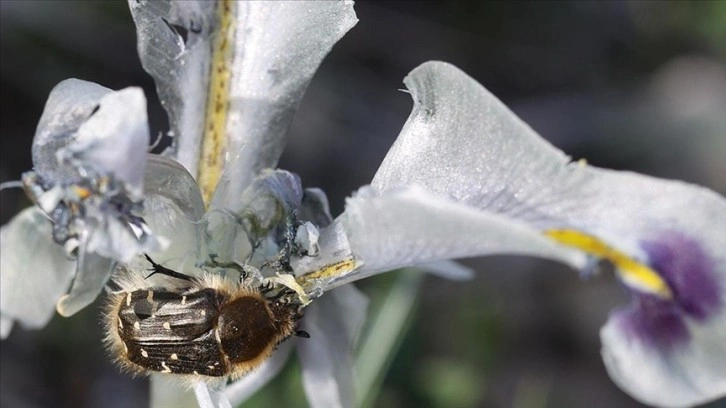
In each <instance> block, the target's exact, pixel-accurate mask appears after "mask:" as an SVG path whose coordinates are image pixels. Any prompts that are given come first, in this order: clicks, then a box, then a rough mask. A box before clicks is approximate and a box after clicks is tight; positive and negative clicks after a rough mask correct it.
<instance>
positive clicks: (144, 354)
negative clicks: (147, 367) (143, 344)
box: [141, 349, 149, 358]
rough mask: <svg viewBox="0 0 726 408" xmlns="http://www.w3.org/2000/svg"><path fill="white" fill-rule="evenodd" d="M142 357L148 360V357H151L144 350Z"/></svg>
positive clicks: (142, 350)
mask: <svg viewBox="0 0 726 408" xmlns="http://www.w3.org/2000/svg"><path fill="white" fill-rule="evenodd" d="M141 355H142V356H143V357H144V358H148V357H149V353H147V352H146V350H144V349H141Z"/></svg>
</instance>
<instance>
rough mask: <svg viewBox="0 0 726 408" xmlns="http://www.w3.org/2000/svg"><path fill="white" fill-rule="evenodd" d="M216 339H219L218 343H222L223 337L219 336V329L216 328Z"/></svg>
mask: <svg viewBox="0 0 726 408" xmlns="http://www.w3.org/2000/svg"><path fill="white" fill-rule="evenodd" d="M214 339H215V340H217V343H218V344H222V339H221V338H220V337H219V330H218V329H217V330H214Z"/></svg>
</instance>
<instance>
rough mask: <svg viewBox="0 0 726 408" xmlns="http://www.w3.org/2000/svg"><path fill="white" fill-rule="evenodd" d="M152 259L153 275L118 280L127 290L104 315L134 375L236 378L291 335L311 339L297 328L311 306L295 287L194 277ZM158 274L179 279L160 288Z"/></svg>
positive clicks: (120, 359) (114, 346)
mask: <svg viewBox="0 0 726 408" xmlns="http://www.w3.org/2000/svg"><path fill="white" fill-rule="evenodd" d="M146 259H147V260H148V261H149V262H150V263H151V265H152V269H151V271H152V273H151V274H150V275H149V276H147V277H146V278H143V277H141V276H135V275H131V276H130V277H126V278H122V279H117V280H116V282H117V284H118V285H119V286H120V290H118V291H115V292H114V293H112V294H111V296H110V299H109V302H108V303H107V306H106V310H105V313H104V324H105V327H106V333H107V335H106V340H105V342H106V344H107V347H108V349H109V351H110V352H111V354H112V355H113V356H114V359H115V361H116V362H117V363H118V364H119V365H120V366H121V367H122V368H123V369H125V370H127V371H130V372H132V373H135V374H149V373H151V372H161V373H169V374H182V375H189V376H204V377H228V378H231V379H235V378H239V377H241V376H243V375H245V374H246V373H248V372H250V371H252V370H253V369H255V368H256V367H258V366H259V365H260V364H262V363H263V362H264V361H265V360H266V359H267V358H269V356H270V355H271V354H272V352H273V351H274V350H275V348H276V347H277V345H278V344H280V343H281V342H283V341H285V340H286V339H288V338H289V337H290V336H292V335H297V336H300V337H309V335H308V334H307V333H306V332H304V331H299V330H296V329H295V326H296V324H297V321H298V320H299V319H300V318H301V317H302V310H303V308H304V305H303V304H301V303H300V302H299V301H297V300H296V299H297V298H296V296H295V292H294V291H292V290H290V289H289V288H286V287H280V286H279V285H275V284H271V283H267V284H263V285H258V286H252V285H250V284H249V283H248V282H247V280H246V279H244V278H240V280H239V282H234V281H232V280H230V279H228V278H225V277H222V276H220V275H217V274H212V273H207V272H205V273H203V274H202V275H201V276H200V277H192V276H189V275H185V274H182V273H180V272H176V271H174V270H171V269H168V268H165V267H163V266H161V265H159V264H157V263H155V262H154V261H153V260H152V259H151V258H150V257H149V256H148V255H146ZM154 274H161V275H166V276H169V277H171V278H173V279H169V280H168V281H170V282H171V283H170V284H168V285H166V284H165V285H164V286H153V285H151V284H150V283H149V281H148V278H149V277H150V276H151V275H154ZM243 276H244V274H243Z"/></svg>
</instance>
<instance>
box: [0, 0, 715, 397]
mask: <svg viewBox="0 0 726 408" xmlns="http://www.w3.org/2000/svg"><path fill="white" fill-rule="evenodd" d="M129 6H130V8H131V13H132V15H133V17H134V20H135V22H136V26H137V33H138V48H139V54H140V57H141V61H142V64H143V66H144V68H145V69H146V70H147V71H148V72H149V74H151V75H152V76H153V77H154V79H155V81H156V85H157V89H158V93H159V96H160V99H161V102H162V105H163V106H164V108H165V109H166V110H167V113H168V115H169V119H170V126H171V129H170V132H169V134H170V135H172V136H173V138H174V143H173V145H172V146H171V148H170V149H168V150H167V151H166V152H164V154H162V155H152V154H148V153H147V150H148V145H149V132H148V125H147V118H146V102H145V99H144V96H143V93H142V92H141V91H140V90H139V89H138V88H128V89H124V90H120V91H111V90H109V89H106V88H103V87H101V86H99V85H96V84H92V83H88V82H84V81H80V80H74V79H71V80H67V81H64V82H62V83H60V84H59V85H57V86H56V87H55V88H54V89H53V91H52V92H51V94H50V97H49V99H48V102H47V104H46V107H45V110H44V113H43V115H42V117H41V119H40V123H39V125H38V129H37V131H36V135H35V139H34V142H33V164H34V169H33V171H32V172H28V173H26V174H25V175H24V176H23V185H24V186H25V188H26V191H27V192H28V194H29V195H30V197H31V198H32V199H33V200H34V202H35V203H36V206H34V207H32V208H29V209H26V210H24V211H22V212H21V213H20V214H19V215H17V216H16V217H15V218H14V219H13V220H11V221H10V222H9V223H8V224H7V225H5V226H3V227H2V233H1V238H2V239H1V244H2V269H1V273H2V274H1V275H0V276H1V277H2V285H1V286H0V288H2V294H1V297H0V299H1V301H2V303H1V305H0V319H1V322H2V335H3V337H4V336H7V334H8V333H9V331H10V330H11V326H12V324H13V322H18V323H19V324H20V325H22V326H24V327H26V328H40V327H43V326H44V325H45V324H46V323H47V322H48V320H49V319H50V317H51V315H52V314H53V310H54V309H56V310H57V311H58V312H59V313H60V314H62V315H65V316H69V315H72V314H74V313H75V312H77V311H78V310H80V309H82V308H83V307H85V306H87V305H88V304H90V303H91V302H92V301H93V300H94V299H95V298H96V297H97V295H98V294H99V293H100V292H101V291H102V289H103V288H104V286H106V284H107V282H108V280H109V278H110V276H111V275H112V273H113V272H114V271H120V270H127V271H128V270H143V269H145V268H146V267H147V265H145V264H144V263H143V262H144V261H143V257H142V254H144V253H148V254H150V255H151V256H152V257H153V258H155V259H156V260H158V261H159V262H160V263H163V264H164V265H165V266H167V267H169V268H173V269H176V270H179V271H181V272H183V273H188V274H194V273H197V272H198V271H199V269H200V268H204V267H206V266H209V265H210V264H215V265H226V264H247V265H253V266H257V267H262V266H263V265H266V264H268V265H269V264H270V263H271V262H275V261H277V262H279V261H280V258H279V254H280V253H281V251H284V250H285V248H286V246H288V247H289V246H291V243H294V245H292V246H293V247H294V250H290V251H288V255H289V258H286V259H285V262H289V266H290V267H291V270H292V272H291V273H290V274H287V275H286V274H280V275H279V276H278V277H277V278H278V279H282V280H284V279H287V282H294V283H292V284H291V285H293V286H296V287H299V289H300V297H301V299H306V300H310V301H311V304H310V306H308V308H307V311H306V316H305V318H304V320H303V321H302V323H301V325H302V328H303V329H304V330H306V331H307V332H309V334H310V335H311V338H310V339H293V340H290V341H288V342H285V343H283V344H282V345H281V346H280V348H279V349H278V350H277V351H276V352H275V353H274V354H273V356H272V357H271V358H270V359H269V360H268V361H267V362H266V363H264V364H263V365H262V366H261V367H260V368H259V369H257V370H256V371H254V372H252V373H250V374H249V375H248V376H246V377H244V378H242V379H241V380H239V381H237V382H235V383H232V384H229V385H227V386H225V385H222V386H220V387H213V386H208V384H207V383H203V382H200V383H198V384H197V385H196V386H195V392H196V394H197V398H198V400H199V403H200V405H201V406H204V407H213V406H218V407H225V406H230V402H231V403H233V404H236V403H239V402H240V401H242V400H243V399H244V398H246V397H247V396H249V395H250V394H251V393H253V392H254V391H255V390H256V389H258V388H259V387H261V386H262V385H263V384H264V383H265V382H266V381H267V380H269V379H270V378H272V377H274V376H275V375H276V374H277V372H278V371H279V370H280V369H281V367H282V365H283V364H284V362H285V360H286V358H287V357H288V356H289V354H290V352H291V350H292V348H293V347H295V348H296V349H297V352H298V355H299V358H300V361H301V365H302V375H303V384H304V387H305V391H306V394H307V396H308V400H309V402H310V404H311V406H315V407H334V406H351V405H353V404H354V398H353V395H354V390H353V388H354V387H353V374H352V357H351V347H352V343H353V342H354V340H355V337H356V333H357V331H358V329H359V327H360V325H361V323H362V321H363V319H364V317H365V309H366V299H365V297H364V296H363V295H362V294H360V293H359V292H358V291H357V290H356V289H355V288H354V287H353V286H352V285H347V284H348V283H350V282H353V281H356V280H359V279H362V278H365V277H367V276H371V275H375V274H378V273H381V272H385V271H390V270H393V269H396V268H401V267H406V266H418V267H421V268H423V269H426V270H430V271H434V272H437V273H441V274H444V275H446V276H450V277H454V278H455V277H461V275H462V270H463V269H462V268H461V267H457V266H456V264H453V263H451V262H448V261H447V260H449V259H453V258H461V257H472V256H481V255H487V254H521V255H529V256H537V257H544V258H550V259H554V260H558V261H561V262H563V263H566V264H568V265H570V266H572V267H573V268H575V269H577V270H579V271H583V272H584V273H587V272H588V271H589V270H591V268H592V267H593V265H594V263H595V262H597V261H598V260H603V259H604V260H607V261H609V262H611V263H612V264H613V265H614V267H615V270H616V273H617V276H618V278H619V280H620V282H621V283H622V284H623V286H624V288H625V289H626V290H627V291H628V292H629V293H630V294H631V297H632V301H631V303H630V305H628V306H627V307H625V308H622V309H618V310H615V311H614V312H613V313H612V314H611V316H610V318H609V320H608V322H607V324H606V325H605V326H604V327H603V329H602V330H601V339H602V355H603V359H604V361H605V365H606V368H607V370H608V372H609V374H610V376H611V377H612V379H613V381H615V383H616V384H617V385H618V386H620V387H621V388H622V389H623V390H625V391H626V392H628V393H629V394H630V395H632V396H633V397H634V398H636V399H638V400H640V401H642V402H644V403H647V404H651V405H655V406H669V407H670V406H672V407H682V406H690V405H694V404H700V403H704V402H707V401H710V400H713V399H716V398H719V397H721V396H723V395H725V394H726V370H725V369H724V367H726V346H724V344H726V312H725V311H726V295H725V293H726V258H725V257H724V248H726V200H725V199H724V197H722V196H720V195H718V194H717V193H715V192H713V191H710V190H708V189H706V188H703V187H699V186H695V185H691V184H687V183H683V182H679V181H668V180H661V179H656V178H652V177H648V176H643V175H639V174H635V173H629V172H618V171H611V170H606V169H599V168H596V167H592V166H589V165H587V164H585V163H584V162H582V161H578V162H573V161H571V160H570V158H569V157H567V156H566V155H565V154H563V153H562V152H561V151H559V150H557V149H556V148H555V147H553V146H551V145H550V144H549V143H548V142H546V141H545V140H544V139H542V138H541V137H540V136H539V135H537V133H535V132H534V131H533V130H532V129H531V128H530V127H528V126H527V125H526V124H525V123H524V122H522V121H521V120H520V119H519V118H517V116H516V115H514V114H513V113H512V112H511V111H510V110H509V109H508V108H507V107H506V106H505V105H504V104H502V103H501V102H500V101H499V100H498V99H497V98H496V97H494V96H493V95H492V94H491V93H489V92H488V91H487V90H486V89H485V88H483V87H482V86H481V85H480V84H478V83H477V82H476V81H475V80H473V79H472V78H470V77H468V76H467V75H466V74H465V73H463V72H462V71H460V70H459V69H457V68H456V67H454V66H452V65H450V64H447V63H444V62H428V63H425V64H423V65H421V66H419V67H418V68H416V69H414V70H413V71H412V72H411V73H410V74H409V75H408V76H407V77H406V78H405V80H404V83H405V85H406V88H407V89H408V91H409V92H410V94H411V96H412V98H413V101H414V107H413V111H412V113H411V115H410V117H409V119H408V121H407V122H406V124H405V125H404V127H403V129H402V130H401V133H400V134H399V136H398V138H397V140H396V142H395V143H394V145H393V146H392V147H391V149H390V151H389V153H388V155H387V156H386V158H385V160H384V161H383V163H382V164H381V166H380V167H379V169H378V171H377V172H376V174H375V175H373V178H372V180H371V182H370V184H369V185H367V186H363V187H361V188H360V189H359V190H358V191H356V192H355V193H353V194H352V196H351V197H350V198H349V199H348V200H347V202H346V206H345V210H344V211H343V213H342V214H340V215H338V216H337V217H336V218H333V217H332V216H331V214H330V213H329V210H328V204H327V199H326V197H325V194H324V193H323V192H322V191H321V190H319V189H315V188H303V187H302V184H301V181H300V179H299V178H298V177H297V176H296V175H295V174H293V173H290V172H287V171H284V170H280V169H275V167H276V165H277V161H278V159H279V157H280V154H281V152H282V150H283V147H284V144H285V137H286V133H287V129H288V127H289V124H290V121H291V119H292V117H293V114H294V112H295V110H296V108H297V105H298V104H299V102H300V100H301V98H302V95H303V93H304V91H305V88H306V86H307V84H308V83H309V81H310V79H311V78H312V76H313V74H314V72H315V70H316V69H317V67H318V65H319V64H320V62H321V61H322V59H323V58H324V56H325V55H326V54H327V53H328V52H329V50H330V49H331V48H332V46H333V45H334V44H335V42H336V41H337V40H338V39H340V38H341V37H342V36H343V35H344V34H345V32H347V31H348V30H349V29H350V28H351V27H352V26H353V25H354V24H355V23H356V21H357V19H356V17H355V13H354V11H353V4H352V3H351V2H249V3H241V2H240V3H238V2H232V1H226V0H225V1H219V2H203V1H185V2H178V3H177V2H151V1H148V2H147V1H134V0H130V1H129ZM288 249H289V248H288ZM290 279H292V281H291V280H290ZM69 288H70V289H69ZM333 289H334V290H333ZM154 380H155V381H162V380H161V379H160V378H156V377H155V378H154Z"/></svg>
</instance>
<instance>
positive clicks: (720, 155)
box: [0, 0, 726, 408]
mask: <svg viewBox="0 0 726 408" xmlns="http://www.w3.org/2000/svg"><path fill="white" fill-rule="evenodd" d="M356 11H357V13H358V17H359V19H360V22H359V23H358V25H357V26H356V27H354V28H353V29H352V30H351V32H350V33H348V35H347V36H346V37H344V38H343V40H342V41H341V42H340V43H338V45H336V46H335V48H334V49H333V52H332V53H331V55H330V56H329V57H328V58H327V59H326V60H325V62H324V63H323V64H322V66H321V68H320V71H319V72H318V74H317V75H316V77H315V79H314V80H313V82H312V84H311V85H310V88H309V89H308V93H307V94H306V96H305V99H304V100H303V102H302V106H301V107H300V111H299V113H298V115H297V117H296V119H295V122H294V123H293V126H292V129H291V132H290V141H289V144H288V148H287V150H286V152H285V154H284V156H283V158H282V162H281V164H280V167H282V168H285V169H288V170H291V171H294V172H297V173H299V174H300V175H301V177H302V179H303V182H304V183H305V185H306V186H319V187H322V188H323V189H324V190H325V191H326V192H327V193H328V195H329V198H330V202H331V207H332V210H333V213H334V214H337V213H340V211H341V210H342V208H343V205H344V198H345V197H346V196H347V195H348V194H349V193H350V192H352V191H354V190H355V189H356V188H357V187H358V186H360V185H363V184H366V183H368V182H369V181H370V179H371V177H372V176H373V174H374V172H375V169H376V168H377V167H378V165H379V164H380V162H381V160H382V159H383V157H384V155H385V153H386V151H387V149H388V148H389V147H390V145H391V144H392V142H393V140H394V138H395V137H396V135H397V134H398V131H399V130H400V128H401V126H402V125H403V122H404V121H405V120H406V118H407V116H408V113H409V112H410V109H411V100H410V97H409V96H408V95H407V94H405V93H402V92H399V91H397V90H398V89H401V88H402V87H403V85H402V83H401V80H402V79H403V77H404V76H405V75H406V74H407V73H408V72H409V71H410V70H411V69H413V68H414V67H416V66H417V65H419V64H420V63H422V62H424V61H427V60H431V59H438V60H445V61H448V62H451V63H453V64H455V65H457V66H459V67H460V68H462V69H463V70H464V71H466V72H467V73H468V74H469V75H471V76H472V77H474V78H475V79H477V80H478V81H479V82H481V83H482V84H483V85H484V86H486V87H487V88H488V89H490V90H491V91H492V92H493V93H494V94H495V95H497V96H498V97H499V98H501V99H502V100H503V101H504V102H505V103H506V104H507V105H509V106H510V107H511V108H512V109H513V110H514V111H515V112H516V113H517V114H519V115H520V116H521V117H522V118H523V119H524V120H525V121H526V122H528V123H529V124H530V125H531V126H532V127H533V128H534V129H536V130H537V131H538V132H540V133H541V134H542V135H543V136H544V137H545V138H547V139H548V140H550V141H551V142H552V143H554V144H555V145H557V146H558V147H560V148H561V149H563V150H564V151H565V152H567V153H568V154H570V155H571V156H573V158H575V159H578V158H581V157H584V158H587V160H588V162H589V163H591V164H595V165H598V166H603V167H608V168H615V169H630V170H634V171H639V172H642V173H646V174H651V175H655V176H659V177H667V178H677V179H681V180H686V181H689V182H694V183H699V184H702V185H705V186H708V187H710V188H712V189H714V190H716V191H718V192H720V193H721V194H724V192H726V29H725V27H726V1H698V2H676V1H671V2H665V1H663V2H656V1H644V2H608V1H559V2H538V1H526V2H503V1H501V2H474V1H465V2H413V1H405V2H385V3H384V2H376V3H373V2H359V3H357V4H356ZM69 77H76V78H81V79H85V80H90V81H94V82H98V83H100V84H102V85H105V86H107V87H110V88H114V89H118V88H122V87H126V86H132V85H136V86H142V87H143V88H144V90H145V92H146V95H147V97H148V98H149V115H150V122H151V126H152V134H157V133H158V132H159V131H162V130H165V129H166V117H165V114H164V112H163V111H162V109H161V106H160V104H159V103H158V101H157V100H156V99H155V98H156V96H155V95H156V94H155V90H154V85H153V83H152V81H151V79H150V77H148V76H147V75H146V74H145V73H144V72H143V70H142V69H141V66H140V63H139V61H138V58H137V56H136V44H135V31H134V26H133V24H132V22H131V18H130V15H129V12H128V10H127V6H126V2H123V1H113V2H110V1H109V2H103V1H94V2H92V1H69V0H66V1H47V2H46V1H9V0H2V1H0V135H1V137H0V143H1V147H0V178H1V181H6V180H13V179H18V178H19V176H20V174H21V173H22V172H23V171H25V170H28V169H30V167H31V163H30V145H31V142H32V137H33V133H34V129H35V125H36V123H37V121H38V118H39V117H40V114H41V112H42V109H43V105H44V103H45V99H46V98H47V95H48V93H49V92H50V90H51V88H52V87H53V86H54V85H55V84H56V83H58V82H59V81H61V80H63V79H66V78H69ZM0 199H1V200H2V201H1V206H0V209H1V212H2V213H1V216H2V222H3V223H4V222H7V220H9V219H10V217H12V215H13V214H15V213H17V212H18V211H19V210H20V209H22V208H24V207H25V206H27V205H29V203H28V201H27V200H26V199H25V198H24V197H23V196H22V193H21V192H20V191H17V190H15V191H3V193H2V195H1V196H0ZM464 263H465V264H466V265H468V266H470V267H472V268H474V269H475V270H476V271H477V276H476V279H474V280H473V281H471V282H467V283H457V282H448V281H444V280H441V279H438V278H435V277H425V278H424V279H423V283H422V286H421V290H420V291H418V292H417V293H418V295H417V296H416V297H415V308H414V309H412V312H411V313H410V315H409V316H408V318H407V319H406V321H407V325H406V327H407V330H404V333H403V334H402V336H401V337H400V338H399V339H398V342H397V344H398V345H399V347H398V350H397V352H396V353H394V355H393V358H392V359H391V360H390V361H388V363H389V364H390V366H389V370H387V372H385V373H384V376H382V377H381V378H379V380H380V388H377V387H374V388H373V389H374V390H378V392H374V393H373V394H372V395H370V396H369V398H368V399H367V400H366V401H367V403H368V404H369V406H376V407H453V408H457V407H512V408H540V407H541V408H544V407H587V408H600V407H603V408H605V407H639V406H641V405H640V404H638V403H637V402H635V401H633V400H632V399H631V398H630V397H628V396H627V395H625V394H624V393H623V392H621V391H620V390H619V389H618V388H617V387H616V386H615V385H614V384H613V383H612V382H611V381H610V379H609V378H608V376H607V374H606V372H605V369H604V366H603V363H602V360H601V358H600V354H599V349H600V343H599V338H598V331H599V328H600V327H601V326H602V325H603V324H604V322H605V321H606V318H607V315H608V312H609V311H610V310H611V309H612V308H613V307H616V306H617V305H623V304H625V303H626V302H627V301H628V299H627V295H626V294H625V293H624V292H623V291H622V290H621V288H620V287H619V285H618V284H617V282H615V280H614V278H613V277H612V274H610V273H607V271H605V272H606V273H603V274H602V275H601V276H599V277H597V278H596V279H592V280H588V281H586V282H583V281H581V280H580V279H579V278H578V276H577V273H576V272H574V271H572V270H569V269H568V268H566V267H564V266H562V265H559V264H555V263H552V262H548V261H542V260H537V259H530V258H521V257H520V258H517V257H502V256H500V257H488V258H482V259H471V260H465V261H464ZM28 273H32V271H28ZM413 274H414V272H405V273H398V274H388V275H383V276H379V277H376V278H372V279H368V280H366V281H363V282H361V283H360V284H359V285H358V286H359V287H360V288H361V289H363V290H364V291H365V292H366V293H368V294H369V295H370V296H371V298H372V300H373V301H372V304H371V312H372V313H371V316H372V319H373V318H374V317H375V316H376V313H379V312H378V311H379V309H380V308H381V307H382V306H381V305H382V304H383V302H384V300H385V299H386V297H387V295H388V293H391V292H392V293H395V294H399V292H396V290H400V288H401V284H402V283H401V281H400V280H401V279H403V284H406V283H407V282H408V283H409V284H410V285H409V286H408V287H410V288H415V287H416V286H414V285H413V283H411V282H414V281H416V280H417V279H415V278H413V277H414V276H415V275H413ZM409 281H410V282H409ZM408 295H411V293H408ZM404 296H405V295H404ZM404 303H405V302H404ZM98 304H100V303H99V302H97V304H96V305H94V306H93V307H89V308H87V309H85V310H84V311H82V312H81V313H79V314H78V315H76V316H74V317H72V318H68V319H63V318H60V317H57V316H56V317H55V318H54V319H53V321H52V322H51V324H50V325H49V326H48V327H47V328H46V329H44V330H42V331H36V332H28V331H24V330H21V329H18V328H16V329H14V331H13V332H12V334H11V335H10V337H9V338H8V339H7V340H6V341H3V342H2V343H0V353H1V354H0V360H1V364H0V387H1V390H0V405H2V407H8V408H10V407H137V406H139V407H140V406H144V405H145V403H146V401H147V398H148V396H147V393H148V385H147V381H146V380H145V379H143V378H136V379H132V378H130V377H128V376H126V375H122V374H120V373H119V372H118V370H117V368H116V367H114V366H113V365H112V364H111V363H110V362H109V360H108V358H107V357H106V355H105V352H104V350H103V349H102V347H101V337H102V333H101V329H100V324H99V313H98V312H99V306H98ZM386 310H387V311H386V313H391V312H390V310H388V309H386ZM404 312H405V310H404ZM405 315H406V314H405V313H404V316H405ZM248 405H249V406H251V407H268V406H285V407H298V406H299V407H304V406H306V403H305V399H304V395H303V393H302V386H301V382H300V377H299V370H298V369H297V362H296V361H294V360H293V361H292V362H291V363H290V364H289V366H288V367H287V369H286V370H285V371H284V373H283V374H282V375H281V376H280V377H278V378H277V379H276V380H275V381H274V382H273V383H272V384H270V385H269V386H267V387H266V388H265V389H263V391H262V392H261V393H260V394H258V395H257V396H255V397H254V398H253V400H251V401H250V402H249V404H248ZM246 406H247V405H246ZM709 407H726V400H722V401H721V402H720V403H719V402H715V403H713V404H710V405H709Z"/></svg>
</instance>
